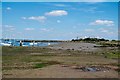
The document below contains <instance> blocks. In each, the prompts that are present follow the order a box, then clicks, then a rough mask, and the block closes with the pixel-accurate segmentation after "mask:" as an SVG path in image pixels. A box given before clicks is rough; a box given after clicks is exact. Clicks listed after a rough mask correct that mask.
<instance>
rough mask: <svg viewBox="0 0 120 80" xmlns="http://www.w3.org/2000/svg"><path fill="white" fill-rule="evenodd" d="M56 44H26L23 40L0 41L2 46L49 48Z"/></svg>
mask: <svg viewBox="0 0 120 80" xmlns="http://www.w3.org/2000/svg"><path fill="white" fill-rule="evenodd" d="M51 44H54V43H50V42H35V41H33V42H24V41H22V40H19V41H16V40H15V41H0V46H49V45H51Z"/></svg>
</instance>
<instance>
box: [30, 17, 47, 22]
mask: <svg viewBox="0 0 120 80" xmlns="http://www.w3.org/2000/svg"><path fill="white" fill-rule="evenodd" d="M28 19H29V20H36V21H39V22H44V21H45V20H46V17H45V16H37V17H35V16H32V17H28Z"/></svg>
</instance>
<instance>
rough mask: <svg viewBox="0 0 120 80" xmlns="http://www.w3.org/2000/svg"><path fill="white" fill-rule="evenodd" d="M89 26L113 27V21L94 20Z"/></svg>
mask: <svg viewBox="0 0 120 80" xmlns="http://www.w3.org/2000/svg"><path fill="white" fill-rule="evenodd" d="M90 25H105V26H113V25H114V21H110V20H96V21H94V22H92V23H90Z"/></svg>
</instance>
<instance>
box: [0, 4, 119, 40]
mask: <svg viewBox="0 0 120 80" xmlns="http://www.w3.org/2000/svg"><path fill="white" fill-rule="evenodd" d="M1 26H2V38H14V39H35V40H71V39H73V38H76V37H79V38H86V37H97V38H105V39H118V3H117V2H32V3H31V2H3V3H2V24H1Z"/></svg>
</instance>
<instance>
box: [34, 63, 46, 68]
mask: <svg viewBox="0 0 120 80" xmlns="http://www.w3.org/2000/svg"><path fill="white" fill-rule="evenodd" d="M46 66H47V64H45V63H37V64H35V66H34V68H43V67H46Z"/></svg>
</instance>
